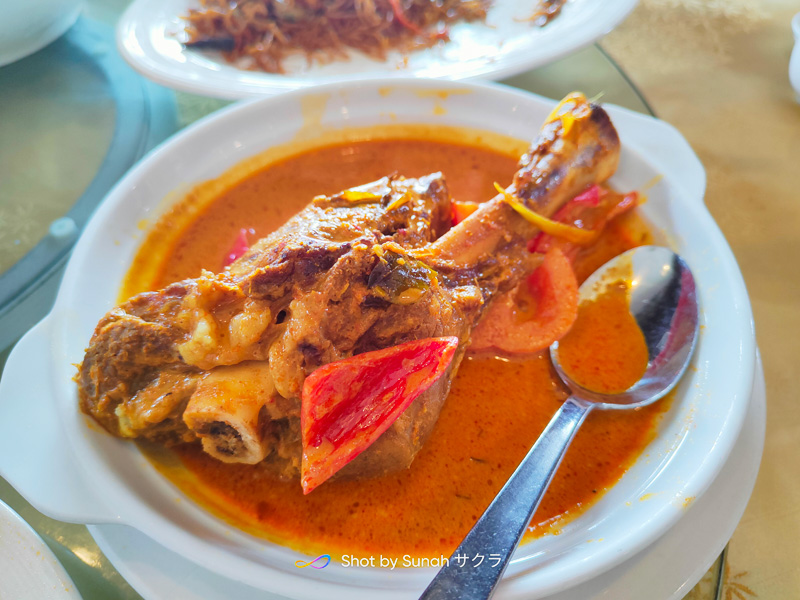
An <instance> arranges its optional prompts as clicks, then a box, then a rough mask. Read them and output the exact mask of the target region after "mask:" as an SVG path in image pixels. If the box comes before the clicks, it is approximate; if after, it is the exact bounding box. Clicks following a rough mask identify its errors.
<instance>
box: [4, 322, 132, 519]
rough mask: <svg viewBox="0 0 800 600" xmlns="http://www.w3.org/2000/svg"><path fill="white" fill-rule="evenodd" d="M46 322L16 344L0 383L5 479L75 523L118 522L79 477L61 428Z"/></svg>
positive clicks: (49, 513) (47, 509)
mask: <svg viewBox="0 0 800 600" xmlns="http://www.w3.org/2000/svg"><path fill="white" fill-rule="evenodd" d="M51 340H52V335H51V329H50V323H49V320H48V319H47V318H45V319H44V320H43V321H41V322H40V323H39V324H38V325H36V326H35V327H34V328H33V329H31V330H30V331H29V332H28V333H27V334H25V336H24V337H23V338H22V339H21V340H20V341H19V342H17V345H16V346H15V347H14V349H13V351H12V352H11V355H10V356H9V358H8V362H6V366H5V369H4V370H3V374H2V379H0V475H2V476H3V477H4V478H5V479H6V480H7V481H8V482H9V483H10V484H11V485H12V486H13V487H14V488H16V490H17V491H18V492H19V493H20V494H22V496H23V497H24V498H25V499H26V500H27V501H28V502H30V503H31V504H32V505H33V506H34V508H36V509H37V510H38V511H40V512H42V513H44V514H45V515H47V516H49V517H52V518H54V519H59V520H61V521H68V522H71V523H114V522H119V521H120V519H119V515H115V514H114V513H113V511H111V510H109V509H108V507H106V506H105V505H104V504H103V503H102V501H101V500H100V499H99V498H98V497H97V494H96V493H95V492H94V491H93V490H92V489H91V487H90V486H88V485H87V484H86V483H85V482H84V480H83V478H82V477H81V474H80V469H79V465H77V464H76V462H75V457H74V455H73V453H72V451H71V450H70V447H69V444H68V442H67V439H66V435H65V432H64V431H63V429H62V428H61V425H60V420H59V417H58V414H59V413H58V410H57V407H56V406H55V401H56V400H55V394H54V393H53V390H52V387H51V385H50V382H51V379H50V376H51V374H50V373H46V372H43V368H42V366H43V365H46V364H47V363H48V362H51V361H48V360H46V357H47V356H48V355H49V354H51V353H52V349H51V347H52V344H51Z"/></svg>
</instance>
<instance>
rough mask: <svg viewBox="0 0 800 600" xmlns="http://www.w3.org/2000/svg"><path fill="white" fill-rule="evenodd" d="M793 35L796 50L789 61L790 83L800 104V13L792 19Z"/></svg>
mask: <svg viewBox="0 0 800 600" xmlns="http://www.w3.org/2000/svg"><path fill="white" fill-rule="evenodd" d="M792 33H793V34H794V49H793V50H792V57H791V58H790V59H789V81H790V83H791V84H792V87H793V88H794V95H795V98H796V99H797V101H798V102H800V13H797V14H796V15H795V16H794V18H793V19H792Z"/></svg>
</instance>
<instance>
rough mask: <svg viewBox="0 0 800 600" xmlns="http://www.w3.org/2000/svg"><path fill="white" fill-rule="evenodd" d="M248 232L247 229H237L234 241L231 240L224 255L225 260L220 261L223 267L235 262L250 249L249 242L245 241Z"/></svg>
mask: <svg viewBox="0 0 800 600" xmlns="http://www.w3.org/2000/svg"><path fill="white" fill-rule="evenodd" d="M248 233H249V231H248V230H247V229H240V230H239V235H238V236H236V241H235V242H233V246H232V247H231V249H230V251H229V252H228V254H227V255H226V256H225V260H224V261H223V263H222V266H223V267H227V266H228V265H230V264H231V263H234V262H236V261H237V260H238V259H240V258H241V257H242V256H244V255H245V253H246V252H247V251H248V250H249V249H250V243H249V242H248V241H247V234H248Z"/></svg>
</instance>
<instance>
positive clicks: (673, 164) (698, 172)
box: [606, 106, 706, 204]
mask: <svg viewBox="0 0 800 600" xmlns="http://www.w3.org/2000/svg"><path fill="white" fill-rule="evenodd" d="M606 109H607V110H608V112H609V114H610V115H611V120H612V121H613V122H614V124H615V125H616V127H617V130H618V131H619V136H620V138H621V139H622V141H623V144H626V145H630V146H631V147H633V148H634V149H636V150H637V151H639V152H640V153H641V154H642V155H644V156H647V158H648V161H649V162H651V164H652V165H653V167H655V168H656V170H657V171H658V172H659V173H661V174H662V175H663V176H664V178H665V179H667V180H669V181H672V182H673V183H674V185H676V186H677V187H678V188H679V189H680V191H681V193H682V195H683V196H684V197H685V198H686V199H687V200H689V201H692V202H697V203H698V204H703V199H704V197H705V193H706V172H705V169H703V163H701V162H700V159H699V158H697V154H695V152H694V150H693V149H692V147H691V146H690V145H689V142H688V141H686V138H684V137H683V135H682V134H681V133H680V132H679V131H678V130H677V129H676V128H675V127H673V126H672V125H670V124H669V123H666V122H664V121H661V120H659V119H656V118H654V117H651V116H648V115H643V114H641V113H637V112H634V111H632V110H628V109H625V108H620V107H618V106H607V107H606Z"/></svg>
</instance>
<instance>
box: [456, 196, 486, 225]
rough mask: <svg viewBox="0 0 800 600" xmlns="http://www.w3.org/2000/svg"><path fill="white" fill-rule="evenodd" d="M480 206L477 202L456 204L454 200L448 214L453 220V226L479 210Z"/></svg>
mask: <svg viewBox="0 0 800 600" xmlns="http://www.w3.org/2000/svg"><path fill="white" fill-rule="evenodd" d="M480 206H481V205H480V204H478V203H477V202H458V201H456V200H454V201H453V203H452V205H451V207H450V214H451V217H452V219H453V225H454V226H455V225H458V224H459V223H461V221H463V220H464V219H466V218H467V217H468V216H470V215H471V214H472V213H474V212H475V211H476V210H478V209H479V208H480Z"/></svg>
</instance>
